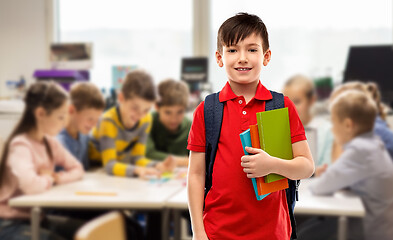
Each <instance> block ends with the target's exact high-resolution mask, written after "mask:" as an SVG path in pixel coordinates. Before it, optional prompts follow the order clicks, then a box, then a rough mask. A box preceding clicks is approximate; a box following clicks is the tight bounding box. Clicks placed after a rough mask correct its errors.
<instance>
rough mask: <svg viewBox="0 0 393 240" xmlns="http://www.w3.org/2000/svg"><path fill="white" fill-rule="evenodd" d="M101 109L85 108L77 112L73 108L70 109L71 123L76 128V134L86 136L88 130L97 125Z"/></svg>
mask: <svg viewBox="0 0 393 240" xmlns="http://www.w3.org/2000/svg"><path fill="white" fill-rule="evenodd" d="M102 111H103V109H96V108H85V109H82V110H80V111H77V110H76V109H75V108H73V109H71V115H72V118H71V122H72V124H73V125H74V126H75V127H76V129H77V130H78V132H80V133H82V134H85V135H86V134H88V133H89V132H90V130H91V129H92V128H93V127H94V126H95V125H96V124H97V122H98V120H99V119H100V117H101V114H102Z"/></svg>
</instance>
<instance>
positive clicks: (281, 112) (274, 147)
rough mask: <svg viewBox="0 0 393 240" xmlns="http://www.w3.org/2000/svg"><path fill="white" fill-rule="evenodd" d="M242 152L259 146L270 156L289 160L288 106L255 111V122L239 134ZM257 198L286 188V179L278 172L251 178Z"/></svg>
mask: <svg viewBox="0 0 393 240" xmlns="http://www.w3.org/2000/svg"><path fill="white" fill-rule="evenodd" d="M240 140H241V142H242V146H243V151H244V154H246V155H248V152H247V151H246V150H245V147H253V148H260V149H262V150H264V151H265V152H267V153H268V154H269V155H270V156H274V157H278V158H281V159H287V160H291V159H292V158H293V154H292V142H291V131H290V127H289V115H288V108H280V109H275V110H271V111H265V112H259V113H257V124H256V125H251V126H250V129H248V130H246V131H244V132H242V133H241V134H240ZM252 184H253V187H254V192H255V195H256V198H257V200H262V199H264V198H265V197H267V196H268V195H269V194H270V193H272V192H276V191H280V190H283V189H286V188H288V179H287V178H285V177H283V176H280V175H278V174H269V175H267V176H263V177H258V178H252Z"/></svg>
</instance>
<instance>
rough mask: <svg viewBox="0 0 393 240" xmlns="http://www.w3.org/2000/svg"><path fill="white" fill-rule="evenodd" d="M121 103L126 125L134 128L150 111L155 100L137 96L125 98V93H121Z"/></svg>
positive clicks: (121, 111)
mask: <svg viewBox="0 0 393 240" xmlns="http://www.w3.org/2000/svg"><path fill="white" fill-rule="evenodd" d="M119 103H120V115H121V120H122V122H123V124H124V127H126V128H132V127H134V126H135V124H136V123H137V122H138V121H139V120H140V119H141V118H142V117H144V116H145V115H146V114H147V113H149V111H150V109H151V107H152V105H153V103H154V102H152V101H148V100H145V99H143V98H140V97H137V96H134V97H132V98H130V99H125V98H124V96H123V94H122V93H119Z"/></svg>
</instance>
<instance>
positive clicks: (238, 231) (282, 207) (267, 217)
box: [188, 13, 314, 240]
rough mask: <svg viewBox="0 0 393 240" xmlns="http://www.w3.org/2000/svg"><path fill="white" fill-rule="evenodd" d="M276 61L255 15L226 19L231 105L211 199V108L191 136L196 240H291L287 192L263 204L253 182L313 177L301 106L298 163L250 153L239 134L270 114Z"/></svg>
mask: <svg viewBox="0 0 393 240" xmlns="http://www.w3.org/2000/svg"><path fill="white" fill-rule="evenodd" d="M270 58H271V51H270V49H269V41H268V33H267V30H266V26H265V24H264V23H263V22H262V20H261V19H260V18H259V17H258V16H255V15H250V14H247V13H239V14H237V15H235V16H234V17H231V18H229V19H227V20H226V21H225V22H224V23H223V24H222V25H221V27H220V29H219V31H218V37H217V51H216V60H217V64H218V66H219V67H224V68H225V71H226V73H227V78H228V82H227V84H226V85H225V86H224V88H223V89H222V90H221V92H220V93H219V101H220V102H222V103H223V104H224V109H223V119H222V126H221V133H220V138H219V141H218V148H217V154H216V158H215V162H214V171H213V174H212V187H211V189H210V191H208V193H207V195H206V198H205V199H204V187H205V179H206V169H207V166H206V164H205V150H206V149H205V147H206V139H205V125H204V102H202V103H201V104H200V105H199V106H198V107H197V109H196V110H195V113H194V120H193V124H192V127H191V131H190V134H189V138H188V149H189V150H190V163H189V164H190V165H189V172H188V198H189V209H190V214H191V221H192V228H193V234H194V236H193V239H198V240H199V239H211V240H212V239H213V240H214V239H244V240H245V239H247V240H250V239H277V240H283V239H290V236H291V222H290V217H289V213H288V206H287V202H286V195H285V191H284V190H281V191H278V192H275V193H271V194H270V195H269V196H268V197H266V198H265V199H263V200H262V201H257V200H256V198H255V194H254V190H253V187H252V184H251V180H250V179H249V178H254V177H261V176H265V175H267V174H270V173H277V174H280V175H283V176H285V177H287V178H290V179H302V178H308V177H310V176H311V175H312V173H313V171H314V165H313V160H312V157H311V153H310V150H309V147H308V144H307V141H306V137H305V133H304V128H303V125H302V124H301V121H300V119H299V117H298V115H297V112H296V109H295V106H294V105H293V103H292V102H291V101H290V100H289V98H287V97H285V98H284V103H285V107H288V112H289V121H290V130H291V139H292V149H293V156H294V158H293V159H292V160H291V161H287V160H283V159H278V158H275V157H272V156H269V155H268V154H267V153H266V152H264V151H262V150H261V149H255V148H246V150H247V151H248V152H249V153H251V154H254V155H249V156H244V153H243V149H242V146H241V142H240V138H239V134H240V133H241V132H243V131H245V130H247V129H248V128H249V126H250V125H252V124H256V113H257V112H262V111H264V110H265V102H266V101H267V100H270V99H272V95H271V93H270V92H269V90H267V89H266V88H265V87H264V86H263V85H262V84H261V82H260V73H261V70H262V66H267V64H268V63H269V61H270Z"/></svg>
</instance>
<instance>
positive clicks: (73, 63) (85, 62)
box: [50, 43, 93, 70]
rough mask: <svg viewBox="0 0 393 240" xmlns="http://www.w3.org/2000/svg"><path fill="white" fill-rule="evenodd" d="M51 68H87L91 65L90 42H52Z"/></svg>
mask: <svg viewBox="0 0 393 240" xmlns="http://www.w3.org/2000/svg"><path fill="white" fill-rule="evenodd" d="M50 61H51V65H52V69H72V70H89V69H91V68H92V66H93V61H92V44H91V43H52V44H51V46H50Z"/></svg>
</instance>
